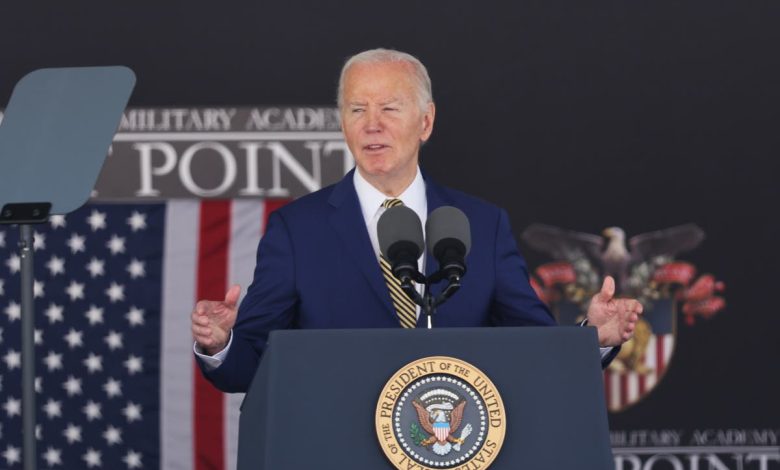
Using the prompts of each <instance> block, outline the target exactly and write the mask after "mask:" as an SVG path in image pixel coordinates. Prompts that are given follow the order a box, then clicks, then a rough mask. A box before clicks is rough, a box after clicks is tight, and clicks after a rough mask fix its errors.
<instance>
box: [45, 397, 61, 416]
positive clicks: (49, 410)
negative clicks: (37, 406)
mask: <svg viewBox="0 0 780 470" xmlns="http://www.w3.org/2000/svg"><path fill="white" fill-rule="evenodd" d="M43 412H44V413H46V416H48V417H49V419H52V418H54V417H55V416H62V404H61V403H60V402H58V401H56V400H53V399H51V398H49V401H47V402H46V404H45V405H43Z"/></svg>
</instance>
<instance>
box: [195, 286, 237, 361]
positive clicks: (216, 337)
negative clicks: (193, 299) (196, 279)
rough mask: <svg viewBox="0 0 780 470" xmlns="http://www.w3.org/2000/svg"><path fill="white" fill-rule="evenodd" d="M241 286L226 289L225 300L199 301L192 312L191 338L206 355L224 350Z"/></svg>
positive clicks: (234, 321)
mask: <svg viewBox="0 0 780 470" xmlns="http://www.w3.org/2000/svg"><path fill="white" fill-rule="evenodd" d="M240 295H241V286H239V285H238V284H236V285H234V286H232V287H231V288H230V289H228V291H227V293H226V294H225V300H221V301H217V300H200V301H198V303H197V304H195V309H194V310H193V311H192V337H193V338H194V339H195V342H196V343H198V346H200V347H201V349H202V350H203V351H204V352H205V353H206V354H208V355H210V356H213V355H214V354H216V353H218V352H220V351H222V350H223V349H225V346H227V344H228V340H229V339H230V330H231V329H232V328H233V325H234V324H235V323H236V313H237V312H238V297H239V296H240Z"/></svg>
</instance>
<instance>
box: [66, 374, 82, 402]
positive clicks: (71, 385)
mask: <svg viewBox="0 0 780 470" xmlns="http://www.w3.org/2000/svg"><path fill="white" fill-rule="evenodd" d="M62 388H64V389H65V392H67V394H68V396H69V397H72V396H74V395H81V379H77V378H75V377H73V376H72V375H69V376H68V380H66V381H65V382H63V383H62Z"/></svg>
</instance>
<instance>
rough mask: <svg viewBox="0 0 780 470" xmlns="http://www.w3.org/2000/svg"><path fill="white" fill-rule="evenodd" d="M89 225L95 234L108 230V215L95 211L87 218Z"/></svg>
mask: <svg viewBox="0 0 780 470" xmlns="http://www.w3.org/2000/svg"><path fill="white" fill-rule="evenodd" d="M87 223H88V224H89V226H90V227H92V231H93V232H97V231H98V230H100V229H104V228H106V213H105V212H100V211H99V210H97V209H95V210H93V211H92V214H90V216H89V217H87Z"/></svg>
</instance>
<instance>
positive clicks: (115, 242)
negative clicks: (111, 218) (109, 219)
mask: <svg viewBox="0 0 780 470" xmlns="http://www.w3.org/2000/svg"><path fill="white" fill-rule="evenodd" d="M106 246H107V247H108V249H109V251H111V254H112V255H117V254H119V253H124V252H125V239H124V238H122V237H119V236H117V235H113V236H112V237H111V240H109V241H108V243H106Z"/></svg>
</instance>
